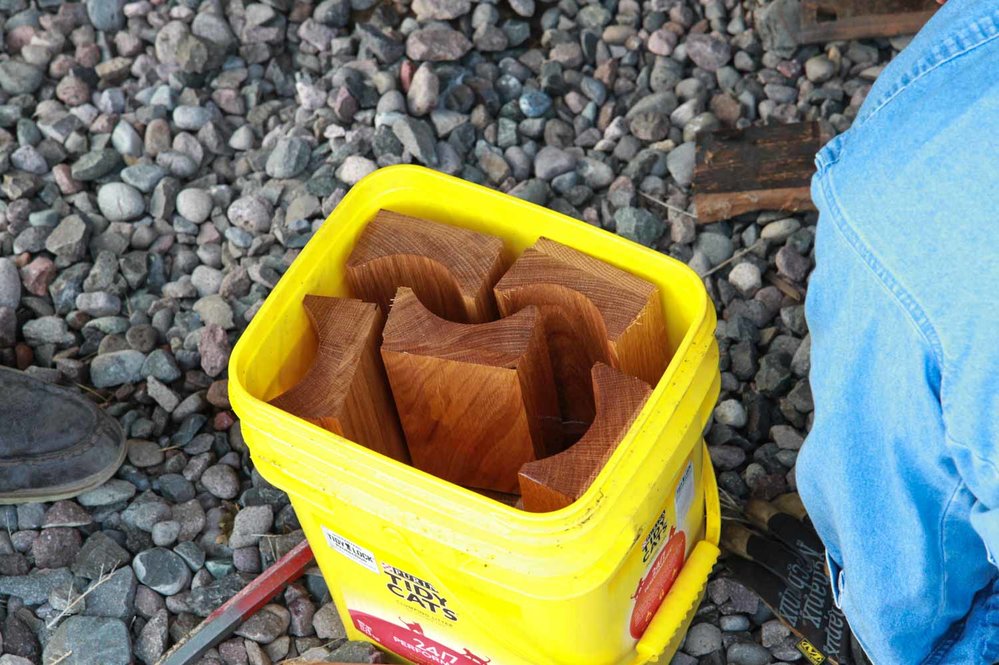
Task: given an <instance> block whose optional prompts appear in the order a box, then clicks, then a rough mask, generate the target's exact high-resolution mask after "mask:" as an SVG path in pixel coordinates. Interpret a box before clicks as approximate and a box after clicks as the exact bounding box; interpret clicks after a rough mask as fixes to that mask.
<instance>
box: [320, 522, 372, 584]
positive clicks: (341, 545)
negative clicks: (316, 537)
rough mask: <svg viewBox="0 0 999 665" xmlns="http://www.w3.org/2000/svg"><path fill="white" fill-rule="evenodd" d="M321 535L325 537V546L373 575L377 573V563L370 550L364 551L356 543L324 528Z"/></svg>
mask: <svg viewBox="0 0 999 665" xmlns="http://www.w3.org/2000/svg"><path fill="white" fill-rule="evenodd" d="M323 534H324V535H325V536H326V542H327V544H329V546H330V547H332V548H333V549H335V550H336V551H337V552H339V553H340V554H342V555H344V556H345V557H347V558H348V559H350V560H351V561H353V562H354V563H359V564H361V565H362V566H364V567H365V568H367V569H368V570H370V571H372V572H374V573H377V572H378V562H377V561H375V555H374V553H373V552H372V551H371V550H368V549H365V548H363V547H361V546H360V545H358V544H357V543H355V542H352V541H350V540H347V539H346V538H344V537H343V536H341V535H339V534H336V533H333V532H332V531H330V530H329V529H327V528H326V527H323Z"/></svg>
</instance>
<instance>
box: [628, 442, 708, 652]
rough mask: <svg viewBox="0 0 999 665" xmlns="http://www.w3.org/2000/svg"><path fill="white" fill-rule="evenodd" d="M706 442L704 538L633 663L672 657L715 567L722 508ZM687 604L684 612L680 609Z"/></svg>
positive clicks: (669, 595)
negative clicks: (683, 628)
mask: <svg viewBox="0 0 999 665" xmlns="http://www.w3.org/2000/svg"><path fill="white" fill-rule="evenodd" d="M701 445H702V446H704V463H703V471H702V472H701V477H702V481H703V485H704V502H705V513H706V515H705V517H706V525H705V533H704V540H701V541H698V543H697V544H696V545H694V549H693V550H691V552H690V556H689V557H688V558H687V561H686V563H684V565H683V568H681V569H680V574H679V575H677V578H676V581H674V582H673V586H672V587H671V588H670V590H669V593H668V594H667V595H666V597H665V598H664V599H663V602H662V604H661V605H660V606H659V609H658V610H657V611H656V615H655V616H654V617H652V622H651V623H649V627H648V628H647V629H646V631H645V634H644V635H642V639H640V640H639V641H638V644H636V645H635V652H636V658H635V660H633V661H632V663H633V665H645V664H646V663H657V662H659V658H660V656H662V655H664V654H665V655H667V656H668V657H672V655H673V653H675V652H676V650H677V649H678V648H679V647H680V642H681V641H682V639H683V635H682V634H680V629H681V628H682V627H683V626H684V625H686V624H687V621H688V618H689V617H691V615H692V614H693V613H694V612H696V611H697V606H698V604H699V603H700V601H701V598H702V596H703V594H704V589H705V587H706V586H707V583H708V577H709V576H710V575H711V570H712V568H714V566H715V563H716V562H717V561H718V557H719V556H720V555H721V550H719V549H718V537H719V535H720V532H721V509H720V506H719V502H718V484H717V481H716V480H715V473H714V469H713V468H712V467H711V458H710V457H709V456H708V451H707V446H706V445H705V444H703V443H702V444H701ZM681 607H684V608H686V609H685V610H684V611H683V612H682V613H681V612H678V611H677V610H678V609H679V608H681Z"/></svg>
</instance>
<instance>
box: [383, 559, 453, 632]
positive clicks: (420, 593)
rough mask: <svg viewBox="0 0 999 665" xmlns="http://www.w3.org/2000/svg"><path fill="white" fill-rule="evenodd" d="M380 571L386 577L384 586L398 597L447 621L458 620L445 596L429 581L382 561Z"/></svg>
mask: <svg viewBox="0 0 999 665" xmlns="http://www.w3.org/2000/svg"><path fill="white" fill-rule="evenodd" d="M382 572H383V573H385V576H386V577H388V583H387V584H386V587H387V588H388V590H389V591H391V592H392V593H393V594H395V595H396V596H398V597H399V598H402V599H403V600H404V601H406V602H407V603H411V604H413V605H416V606H418V607H419V608H420V609H421V610H425V611H427V612H430V613H431V614H433V615H434V616H439V617H444V618H445V619H447V620H448V621H457V620H458V615H457V614H455V612H454V610H452V609H451V608H450V607H448V605H447V598H445V597H444V596H442V595H441V593H440V592H439V591H438V590H437V589H436V588H435V587H434V585H433V584H431V583H430V582H428V581H426V580H423V579H420V578H419V577H417V576H416V575H411V574H409V573H407V572H406V571H404V570H402V569H400V568H396V567H395V566H391V565H389V564H387V563H385V562H384V561H383V562H382Z"/></svg>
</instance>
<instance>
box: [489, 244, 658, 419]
mask: <svg viewBox="0 0 999 665" xmlns="http://www.w3.org/2000/svg"><path fill="white" fill-rule="evenodd" d="M495 292H496V301H497V304H498V306H499V310H500V313H501V314H502V315H503V316H508V315H510V314H512V313H513V312H516V311H519V310H520V309H522V308H524V307H528V306H532V305H533V306H536V307H538V308H539V309H540V310H541V313H542V314H543V316H544V322H545V332H546V335H547V339H548V346H549V349H550V352H551V355H552V369H553V371H554V372H555V381H556V384H557V385H558V387H559V408H560V410H561V414H562V418H563V420H564V421H565V423H566V432H567V434H568V437H569V438H570V439H577V438H578V437H579V436H581V435H582V433H583V432H584V431H586V428H587V427H589V425H590V423H592V422H593V416H594V413H595V405H594V398H593V391H592V386H591V379H590V370H591V369H592V368H593V365H594V364H596V363H598V362H602V363H606V364H608V365H611V366H612V367H617V368H619V369H621V371H623V372H625V373H627V374H631V375H633V376H636V377H638V378H640V379H642V380H643V381H645V382H646V383H648V384H650V385H655V384H656V383H657V382H658V381H659V377H660V376H662V373H663V371H664V370H665V369H666V365H667V363H668V362H669V348H668V343H667V339H666V324H665V315H664V313H663V308H662V303H661V301H660V296H659V290H658V289H657V288H656V287H655V286H653V285H652V284H650V283H649V282H646V281H645V280H643V279H640V278H638V277H635V276H634V275H632V274H630V273H627V272H625V271H623V270H620V269H618V268H615V267H614V266H611V265H610V264H607V263H605V262H603V261H600V260H598V259H594V258H593V257H591V256H589V255H587V254H584V253H582V252H579V251H577V250H575V249H572V248H571V247H567V246H565V245H562V244H560V243H557V242H555V241H553V240H549V239H547V238H541V239H540V240H538V242H537V243H535V245H534V246H533V247H531V248H529V249H527V250H525V251H524V253H523V254H522V255H521V256H520V258H518V259H517V260H516V261H515V262H514V264H513V266H512V267H511V268H510V269H509V270H508V271H507V272H506V274H505V275H503V278H502V279H501V280H500V281H499V283H498V284H497V285H496V288H495Z"/></svg>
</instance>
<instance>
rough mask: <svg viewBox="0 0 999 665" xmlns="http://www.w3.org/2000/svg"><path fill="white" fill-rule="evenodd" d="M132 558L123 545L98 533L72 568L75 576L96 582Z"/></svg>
mask: <svg viewBox="0 0 999 665" xmlns="http://www.w3.org/2000/svg"><path fill="white" fill-rule="evenodd" d="M118 482H124V481H118ZM133 492H134V488H133ZM131 558H132V555H130V554H129V553H128V552H127V551H126V550H125V549H123V548H122V547H121V545H119V544H118V543H116V542H115V541H114V540H112V539H111V538H110V537H108V536H107V535H106V534H105V533H104V532H103V531H97V532H96V533H94V534H93V535H91V536H90V537H89V538H87V541H86V542H85V543H83V547H81V548H80V551H79V552H78V553H77V555H76V561H74V562H73V566H72V569H73V574H74V575H77V576H79V577H84V578H86V579H89V580H96V579H97V578H99V577H100V576H101V575H104V574H105V573H110V572H111V571H113V570H115V569H116V568H119V567H120V566H123V565H125V564H127V563H128V562H129V560H130V559H131Z"/></svg>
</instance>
